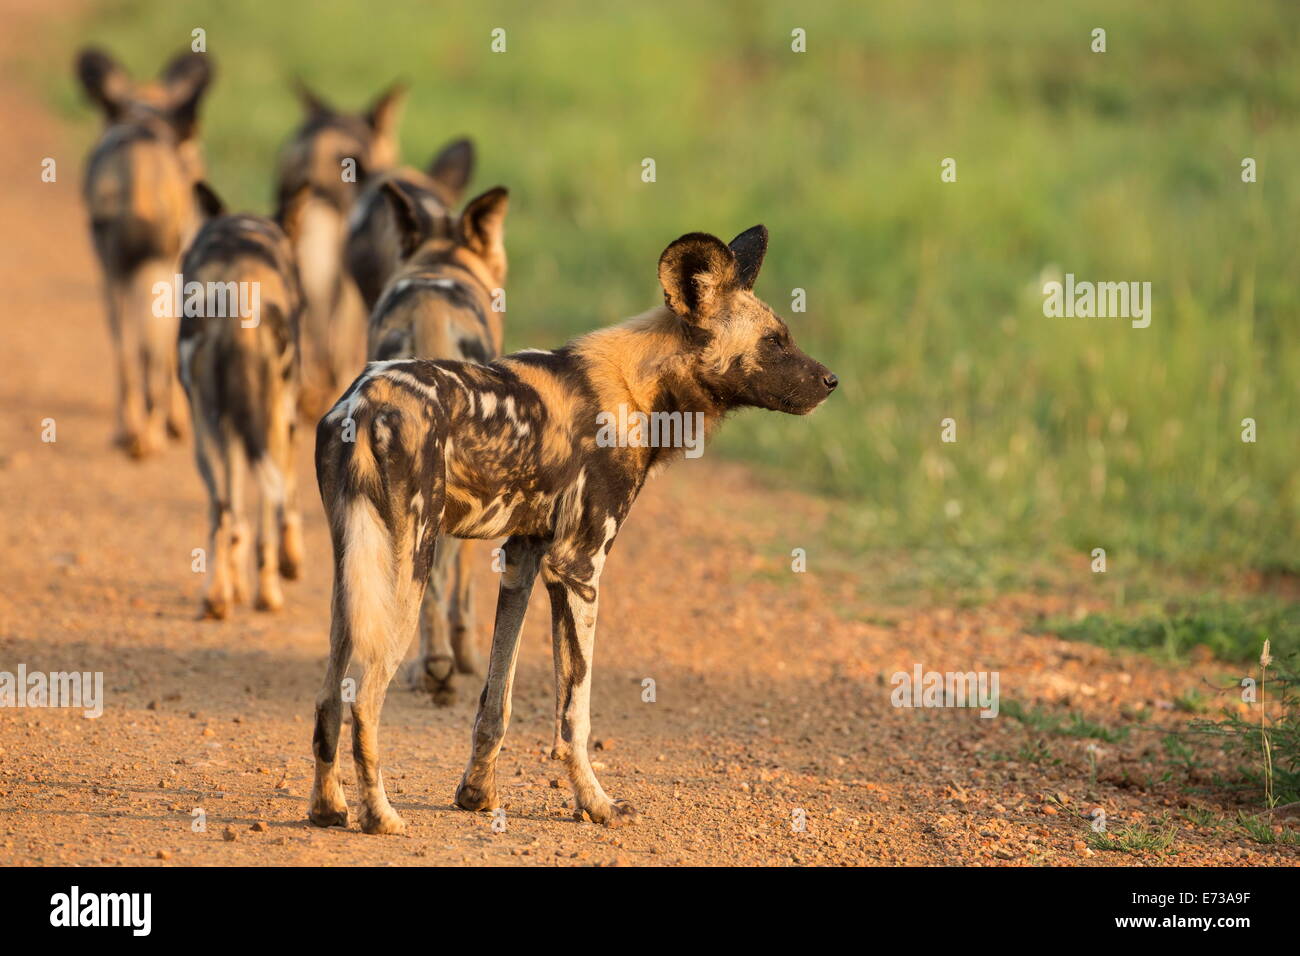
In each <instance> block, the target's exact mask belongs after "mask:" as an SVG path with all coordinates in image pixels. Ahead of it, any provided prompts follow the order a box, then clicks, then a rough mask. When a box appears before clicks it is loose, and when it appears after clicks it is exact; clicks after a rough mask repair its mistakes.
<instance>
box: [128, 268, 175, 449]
mask: <svg viewBox="0 0 1300 956" xmlns="http://www.w3.org/2000/svg"><path fill="white" fill-rule="evenodd" d="M173 272H175V267H174V266H173V265H170V264H168V263H167V262H165V261H163V260H161V259H154V260H150V261H148V262H145V263H142V264H141V266H140V267H139V269H138V271H137V272H136V274H135V276H134V277H133V278H132V280H131V296H130V299H131V310H132V316H131V317H129V318H128V321H130V320H131V319H134V321H136V322H138V323H139V324H140V328H141V329H142V334H141V339H142V341H141V345H142V348H143V352H142V361H143V364H144V391H145V403H146V405H147V406H148V412H147V417H146V420H145V428H144V436H143V440H142V447H143V449H144V451H145V453H151V452H154V451H158V450H159V449H160V448H162V447H163V445H164V444H165V443H166V440H167V434H168V427H169V425H171V426H174V427H175V428H176V429H178V430H177V431H176V434H177V435H178V436H179V435H180V434H183V430H184V424H185V423H184V419H183V418H182V419H181V420H180V421H179V422H176V421H175V420H174V419H175V416H176V414H177V409H176V398H177V395H176V385H177V382H176V332H177V329H178V327H179V324H180V319H179V318H178V317H177V316H174V315H172V314H171V311H172V310H170V309H166V310H162V311H163V312H164V314H163V315H156V314H155V311H154V308H153V305H154V295H153V291H152V290H153V288H154V287H155V285H162V286H168V285H170V281H169V280H170V279H171V275H172V273H173ZM181 414H183V410H182V412H181Z"/></svg>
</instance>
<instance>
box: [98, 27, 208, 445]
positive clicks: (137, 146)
mask: <svg viewBox="0 0 1300 956" xmlns="http://www.w3.org/2000/svg"><path fill="white" fill-rule="evenodd" d="M76 71H77V76H78V78H79V79H80V80H81V84H82V86H84V87H85V89H86V92H87V93H88V94H89V95H90V97H91V99H93V100H94V101H95V103H96V104H97V105H98V106H99V108H100V109H101V110H102V111H103V113H104V116H105V118H106V119H107V121H108V128H107V129H106V130H105V132H104V135H103V136H101V137H100V139H99V141H98V142H97V143H96V144H95V147H94V149H93V150H92V151H91V153H90V158H89V161H88V162H87V165H86V181H85V198H86V206H87V207H88V209H89V212H90V230H91V236H92V238H93V240H94V245H95V253H96V255H97V256H98V257H99V262H100V265H101V266H102V267H103V270H104V281H105V296H106V299H107V305H108V324H109V330H110V332H111V333H112V336H113V348H114V351H115V352H116V353H117V378H118V415H117V417H118V434H117V442H118V444H120V445H121V446H122V447H123V448H125V449H126V451H127V452H128V453H129V454H131V455H132V456H133V457H136V458H142V457H144V456H146V455H148V454H150V453H152V452H154V451H157V450H158V449H159V448H161V447H162V446H163V444H164V443H165V441H166V435H167V433H168V432H170V433H171V434H172V435H173V436H174V437H181V436H182V435H183V434H184V431H185V399H184V397H183V396H182V395H181V392H180V385H179V384H178V383H177V381H176V366H175V358H176V323H177V317H176V316H175V315H173V314H171V313H170V312H168V313H167V314H164V315H157V314H155V309H154V308H153V302H154V299H155V296H154V286H155V285H157V284H158V283H160V282H165V283H167V284H169V285H170V284H171V282H172V280H173V277H174V275H175V273H176V266H177V261H178V259H179V257H180V254H181V250H182V249H183V248H184V246H185V243H186V242H188V241H189V238H190V236H192V235H193V234H194V230H195V229H197V228H198V225H199V213H198V211H197V209H196V207H195V200H194V186H195V184H196V183H197V182H198V181H199V180H200V179H201V178H202V177H203V159H202V155H201V153H200V150H199V145H198V108H199V101H200V100H201V99H202V98H203V94H204V92H205V91H206V90H207V88H208V83H209V81H210V79H211V75H212V71H211V66H210V63H209V61H208V59H207V57H206V55H204V54H200V53H183V54H181V55H179V56H177V57H175V58H174V59H173V60H172V61H171V62H170V63H168V64H167V66H166V67H165V68H164V69H163V71H162V73H161V75H160V76H159V78H158V80H157V82H154V83H141V84H137V83H134V82H132V80H131V78H130V77H129V76H128V75H127V73H126V71H125V70H124V69H123V68H122V67H121V66H120V65H119V64H118V63H117V62H116V61H115V60H114V59H113V58H112V57H110V56H109V55H108V54H107V53H104V52H103V51H101V50H95V49H89V50H83V51H82V52H81V54H80V55H78V57H77V62H76ZM158 311H164V312H166V310H158Z"/></svg>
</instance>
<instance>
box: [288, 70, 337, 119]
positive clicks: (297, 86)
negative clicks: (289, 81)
mask: <svg viewBox="0 0 1300 956" xmlns="http://www.w3.org/2000/svg"><path fill="white" fill-rule="evenodd" d="M293 92H294V94H295V95H296V96H297V97H298V102H299V103H301V104H302V108H303V111H304V112H305V113H306V114H307V115H308V116H334V115H335V114H336V113H337V112H338V111H337V110H335V109H334V107H332V106H330V104H329V103H327V102H326V101H325V100H324V99H323V98H322V97H320V96H318V95H317V94H316V92H315V91H314V90H313V89H312V88H311V87H309V86H308V85H307V84H306V83H305V82H304V81H303V79H302V78H301V77H297V78H295V79H294V81H293Z"/></svg>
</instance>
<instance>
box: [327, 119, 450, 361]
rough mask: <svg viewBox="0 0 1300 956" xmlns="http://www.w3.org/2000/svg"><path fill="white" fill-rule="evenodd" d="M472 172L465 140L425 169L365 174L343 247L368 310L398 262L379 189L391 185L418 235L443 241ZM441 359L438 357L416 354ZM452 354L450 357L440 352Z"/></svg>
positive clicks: (393, 229)
mask: <svg viewBox="0 0 1300 956" xmlns="http://www.w3.org/2000/svg"><path fill="white" fill-rule="evenodd" d="M473 173H474V144H473V143H471V142H470V141H469V140H467V139H458V140H456V141H454V142H452V143H448V144H447V145H446V146H444V147H443V148H442V150H441V151H440V152H439V153H438V155H437V156H435V157H433V160H432V161H431V162H430V163H429V169H428V172H421V171H420V170H418V169H412V168H410V167H409V166H403V167H401V168H400V169H394V170H391V171H389V172H386V173H379V174H378V175H375V176H371V177H370V178H369V179H368V180H367V181H366V183H365V186H364V187H363V188H362V190H361V195H360V196H359V197H358V199H357V201H356V203H355V205H353V207H352V214H351V216H350V217H349V219H348V236H347V242H346V246H345V250H344V254H343V255H344V259H345V260H346V262H347V267H348V274H349V275H351V276H352V281H353V282H355V283H356V285H357V290H358V291H359V292H360V293H361V300H362V301H363V302H365V304H366V310H367V311H372V310H373V309H374V307H375V303H377V302H378V301H379V295H380V293H381V292H383V291H384V286H385V285H387V284H388V280H389V279H390V278H392V275H393V273H394V272H396V271H397V267H398V266H399V265H401V264H402V259H403V254H402V245H403V242H404V237H403V236H402V235H401V234H399V232H398V223H397V220H396V218H395V216H394V213H393V208H392V205H391V201H389V200H387V199H386V197H385V196H384V192H383V190H384V188H385V187H386V186H387V185H388V184H389V183H391V184H392V185H393V187H395V188H396V189H398V190H400V191H401V192H402V194H403V197H402V198H403V199H404V200H405V201H406V204H407V205H408V206H409V208H410V209H411V211H412V212H413V214H414V215H415V217H416V219H417V222H418V223H419V236H420V237H421V238H422V239H447V238H450V237H451V234H452V228H453V227H454V226H455V224H456V216H455V213H454V211H453V210H455V208H456V207H457V206H458V205H460V200H461V197H462V196H463V195H464V193H465V187H466V185H468V184H469V180H470V177H471V176H472V175H473ZM422 357H426V358H442V357H443V356H422ZM446 357H447V358H454V356H446Z"/></svg>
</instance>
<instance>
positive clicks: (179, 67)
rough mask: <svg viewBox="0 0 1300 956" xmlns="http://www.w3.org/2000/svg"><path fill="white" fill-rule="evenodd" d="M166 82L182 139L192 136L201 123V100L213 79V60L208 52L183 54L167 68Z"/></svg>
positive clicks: (173, 116) (172, 116)
mask: <svg viewBox="0 0 1300 956" xmlns="http://www.w3.org/2000/svg"><path fill="white" fill-rule="evenodd" d="M162 82H163V85H164V86H166V87H167V91H168V93H169V94H170V95H171V98H172V105H171V109H170V110H169V112H168V116H169V118H170V119H171V124H172V126H173V127H175V129H176V133H177V135H179V136H180V138H181V139H183V140H185V139H189V138H191V137H192V136H193V135H194V132H195V130H196V129H197V128H198V125H199V101H200V100H202V99H203V95H204V94H205V93H206V92H207V91H208V84H209V83H211V82H212V61H211V60H210V59H208V55H207V54H206V53H181V54H179V55H177V56H175V57H173V58H172V61H171V62H170V63H168V64H167V66H166V67H165V68H164V69H163V72H162Z"/></svg>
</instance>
